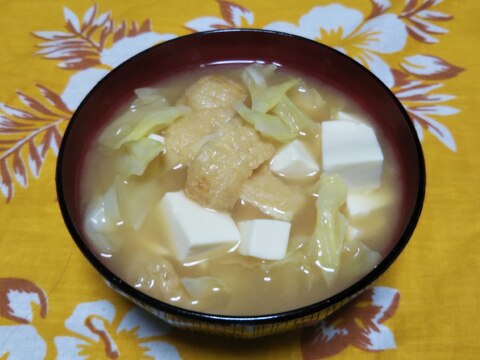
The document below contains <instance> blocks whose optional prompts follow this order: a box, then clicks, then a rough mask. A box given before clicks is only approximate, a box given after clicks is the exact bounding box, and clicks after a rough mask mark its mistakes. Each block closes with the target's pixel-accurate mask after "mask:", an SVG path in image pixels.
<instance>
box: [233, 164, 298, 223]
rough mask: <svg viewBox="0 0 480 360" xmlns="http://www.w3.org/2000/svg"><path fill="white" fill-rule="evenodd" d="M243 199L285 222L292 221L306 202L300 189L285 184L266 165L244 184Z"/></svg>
mask: <svg viewBox="0 0 480 360" xmlns="http://www.w3.org/2000/svg"><path fill="white" fill-rule="evenodd" d="M241 199H242V200H244V201H245V202H247V203H250V204H252V205H253V206H255V207H256V208H257V209H259V210H260V211H261V212H262V213H264V214H266V215H269V216H271V217H273V218H275V219H277V220H284V221H291V220H292V219H293V217H294V216H295V215H296V214H297V213H298V212H299V211H300V210H301V208H302V207H303V206H304V205H305V202H306V196H305V194H304V192H303V191H302V189H301V188H300V187H298V186H293V185H287V184H285V183H284V182H283V181H282V180H281V179H279V178H278V177H277V176H276V175H275V174H274V173H272V172H271V171H270V169H269V168H268V166H265V165H264V166H262V168H260V169H259V170H257V172H256V173H255V174H254V175H253V176H252V177H251V178H250V179H248V180H247V181H246V182H245V183H244V185H243V187H242V192H241Z"/></svg>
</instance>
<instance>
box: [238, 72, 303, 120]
mask: <svg viewBox="0 0 480 360" xmlns="http://www.w3.org/2000/svg"><path fill="white" fill-rule="evenodd" d="M242 80H243V82H244V83H245V85H246V86H247V88H248V91H249V92H250V97H251V99H252V109H253V110H256V111H259V112H262V113H267V112H268V111H270V110H271V109H272V108H273V107H274V106H275V105H277V104H278V102H279V101H280V100H281V99H282V97H283V96H284V95H285V94H286V93H287V91H288V90H290V89H291V88H292V87H294V86H296V85H298V84H299V83H300V82H301V80H300V79H292V80H289V81H286V82H284V83H282V84H278V85H273V86H267V82H266V79H265V75H264V74H262V72H261V71H259V70H258V69H256V68H254V67H249V68H247V69H245V70H244V71H243V73H242Z"/></svg>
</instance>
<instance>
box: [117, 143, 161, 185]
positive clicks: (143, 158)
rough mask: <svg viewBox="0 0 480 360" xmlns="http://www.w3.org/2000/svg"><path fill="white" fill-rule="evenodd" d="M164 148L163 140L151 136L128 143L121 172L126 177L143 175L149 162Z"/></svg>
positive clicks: (121, 163) (121, 164)
mask: <svg viewBox="0 0 480 360" xmlns="http://www.w3.org/2000/svg"><path fill="white" fill-rule="evenodd" d="M164 149H165V144H164V143H163V142H161V141H157V140H153V139H150V138H149V137H145V138H142V139H140V140H138V141H131V142H128V143H126V144H125V150H126V153H125V155H124V156H122V160H121V162H120V174H121V175H122V176H123V177H125V178H127V177H128V176H130V175H143V173H144V172H145V169H146V168H147V166H148V164H150V162H151V161H152V160H153V159H155V158H156V157H157V156H158V155H159V154H160V153H161V152H162V151H163V150H164Z"/></svg>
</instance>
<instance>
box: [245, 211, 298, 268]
mask: <svg viewBox="0 0 480 360" xmlns="http://www.w3.org/2000/svg"><path fill="white" fill-rule="evenodd" d="M290 226H291V225H290V223H289V222H286V221H279V220H268V219H256V220H248V221H242V222H240V223H239V228H240V234H241V237H242V240H241V242H240V247H239V250H240V254H242V255H247V256H254V257H257V258H260V259H265V260H280V259H283V258H284V257H285V255H286V254H287V246H288V238H289V236H290Z"/></svg>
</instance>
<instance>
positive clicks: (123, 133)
mask: <svg viewBox="0 0 480 360" xmlns="http://www.w3.org/2000/svg"><path fill="white" fill-rule="evenodd" d="M189 113H190V108H188V107H187V106H183V105H177V106H162V107H161V108H160V109H159V110H156V111H153V112H151V108H150V107H148V106H146V107H143V108H141V109H137V111H130V112H128V113H126V114H125V115H124V116H122V117H120V118H119V119H118V120H117V121H115V122H114V123H112V124H111V125H110V126H108V127H107V128H106V129H105V130H104V131H103V133H102V134H101V135H100V138H99V142H100V143H101V144H103V145H106V146H109V147H111V148H113V149H118V148H120V146H122V145H123V144H125V143H127V142H129V141H137V140H139V139H141V138H142V137H145V136H147V135H148V134H150V133H152V132H155V131H159V130H162V129H164V128H165V127H167V126H168V125H170V124H171V123H172V122H174V121H175V120H176V119H178V118H179V117H181V116H184V115H187V114H189Z"/></svg>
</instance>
